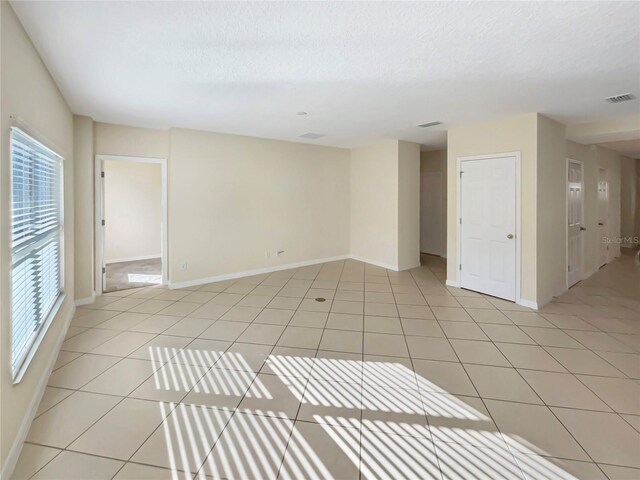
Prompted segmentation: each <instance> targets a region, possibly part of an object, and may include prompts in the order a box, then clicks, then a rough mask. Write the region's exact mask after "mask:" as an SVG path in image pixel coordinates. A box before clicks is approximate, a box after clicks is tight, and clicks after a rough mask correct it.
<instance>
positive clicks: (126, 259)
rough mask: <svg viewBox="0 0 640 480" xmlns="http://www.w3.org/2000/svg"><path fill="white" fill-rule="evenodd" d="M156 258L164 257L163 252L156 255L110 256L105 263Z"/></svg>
mask: <svg viewBox="0 0 640 480" xmlns="http://www.w3.org/2000/svg"><path fill="white" fill-rule="evenodd" d="M154 258H159V259H162V253H156V254H155V255H138V256H137V257H123V258H110V259H109V260H105V261H104V263H105V265H109V264H110V263H122V262H137V261H139V260H153V259H154Z"/></svg>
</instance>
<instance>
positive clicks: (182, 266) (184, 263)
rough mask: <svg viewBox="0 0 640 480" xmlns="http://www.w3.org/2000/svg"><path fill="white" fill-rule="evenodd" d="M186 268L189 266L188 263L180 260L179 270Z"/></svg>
mask: <svg viewBox="0 0 640 480" xmlns="http://www.w3.org/2000/svg"><path fill="white" fill-rule="evenodd" d="M187 268H189V264H188V263H187V262H182V263H181V264H180V270H186V269H187Z"/></svg>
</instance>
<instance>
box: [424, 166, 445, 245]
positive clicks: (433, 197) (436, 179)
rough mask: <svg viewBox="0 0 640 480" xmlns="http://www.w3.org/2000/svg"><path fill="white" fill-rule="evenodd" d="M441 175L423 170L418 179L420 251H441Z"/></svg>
mask: <svg viewBox="0 0 640 480" xmlns="http://www.w3.org/2000/svg"><path fill="white" fill-rule="evenodd" d="M441 202H442V175H441V174H440V173H430V172H423V173H422V175H421V179H420V251H421V252H422V253H430V254H432V255H440V254H441V253H442V245H441V238H442V224H441V216H442V203H441Z"/></svg>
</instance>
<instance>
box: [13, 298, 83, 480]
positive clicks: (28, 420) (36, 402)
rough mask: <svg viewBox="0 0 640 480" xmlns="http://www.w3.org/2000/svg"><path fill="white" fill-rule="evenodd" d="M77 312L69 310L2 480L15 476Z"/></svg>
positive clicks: (24, 418) (73, 308)
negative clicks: (21, 454) (54, 367)
mask: <svg viewBox="0 0 640 480" xmlns="http://www.w3.org/2000/svg"><path fill="white" fill-rule="evenodd" d="M75 310H76V309H75V307H74V306H72V307H71V309H70V310H69V313H68V315H67V318H65V319H64V326H63V328H62V332H61V334H60V337H59V338H58V340H57V342H56V344H55V345H54V348H53V349H52V350H51V353H50V356H49V360H48V362H47V368H46V369H45V374H44V375H42V378H40V381H39V382H38V384H37V386H36V389H35V392H34V393H33V395H32V396H31V403H30V404H29V408H27V411H26V414H25V416H24V417H23V419H22V422H21V423H20V428H19V429H18V433H17V435H16V438H15V440H14V441H13V445H11V448H10V450H9V454H8V455H7V458H6V460H5V462H4V467H3V468H2V472H0V479H2V480H7V479H9V478H10V477H11V475H12V474H13V471H14V469H15V468H16V464H17V463H18V459H19V458H20V453H21V452H22V446H23V444H24V441H25V439H26V438H27V434H28V433H29V429H30V428H31V424H32V423H33V419H34V418H35V416H36V413H37V411H38V407H39V406H40V401H41V400H42V396H43V395H44V391H45V389H46V387H47V383H48V382H49V377H50V376H51V372H52V371H53V366H54V365H55V363H56V360H57V359H58V354H59V353H60V349H61V348H62V342H64V339H65V337H66V336H67V331H68V330H69V324H70V323H71V319H72V318H73V315H74V313H75Z"/></svg>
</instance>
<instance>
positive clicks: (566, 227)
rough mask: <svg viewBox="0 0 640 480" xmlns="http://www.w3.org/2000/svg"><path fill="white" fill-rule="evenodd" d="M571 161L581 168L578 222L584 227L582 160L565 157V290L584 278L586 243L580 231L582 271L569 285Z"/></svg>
mask: <svg viewBox="0 0 640 480" xmlns="http://www.w3.org/2000/svg"><path fill="white" fill-rule="evenodd" d="M571 162H573V163H577V164H579V165H580V168H581V169H582V177H581V178H582V219H581V222H580V226H582V227H584V207H585V184H584V162H582V161H580V160H575V159H573V158H569V157H567V161H566V170H565V173H564V177H565V196H564V197H565V198H564V200H565V208H564V225H565V232H566V237H567V242H566V249H565V260H566V261H565V263H566V264H567V265H566V266H567V277H566V281H565V287H566V288H565V290H564V291H565V292H566V291H567V290H568V289H569V288H571V287H572V286H573V285H575V284H577V283H578V282H580V281H582V280H584V279H585V276H584V263H585V262H584V260H585V258H584V257H585V244H586V243H587V241H586V238H585V236H586V235H584V232H582V233H581V235H582V255H580V259H581V263H582V264H581V265H580V272H581V273H582V275H581V278H580V280H578V282H576V283H574V284H573V285H569V164H570V163H571ZM563 293H564V292H563Z"/></svg>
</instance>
